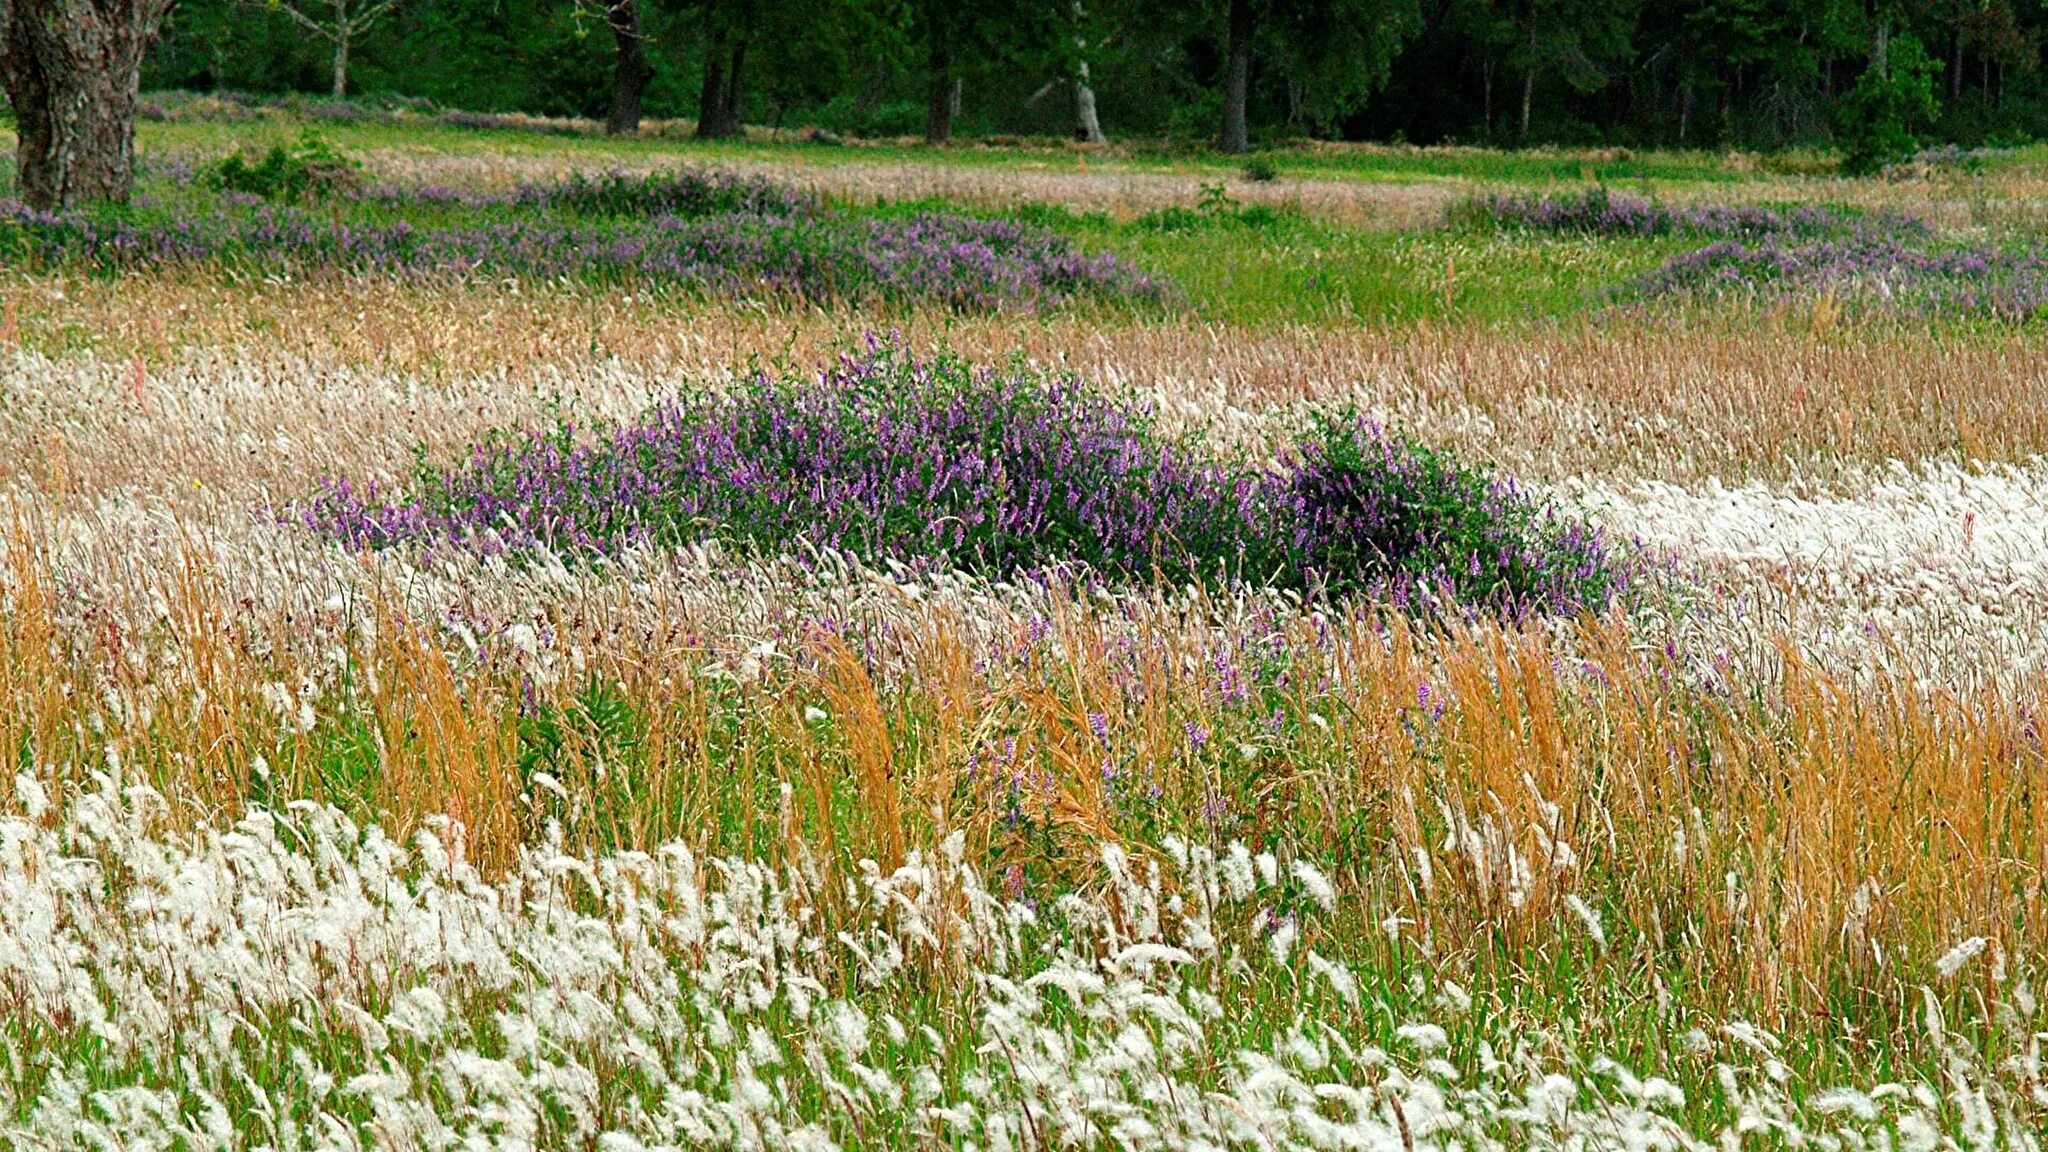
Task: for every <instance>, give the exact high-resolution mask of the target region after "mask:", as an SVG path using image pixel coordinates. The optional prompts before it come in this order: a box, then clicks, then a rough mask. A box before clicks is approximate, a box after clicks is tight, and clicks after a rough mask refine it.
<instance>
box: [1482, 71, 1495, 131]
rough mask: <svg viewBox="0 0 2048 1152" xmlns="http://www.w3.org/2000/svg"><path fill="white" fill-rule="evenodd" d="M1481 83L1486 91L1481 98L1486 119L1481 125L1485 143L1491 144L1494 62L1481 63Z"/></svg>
mask: <svg viewBox="0 0 2048 1152" xmlns="http://www.w3.org/2000/svg"><path fill="white" fill-rule="evenodd" d="M1479 83H1480V85H1481V87H1482V89H1483V90H1484V95H1483V96H1482V97H1481V106H1482V107H1483V108H1484V109H1485V119H1484V120H1482V121H1480V123H1481V124H1483V125H1484V126H1485V136H1484V139H1485V141H1486V142H1487V143H1488V144H1491V143H1493V61H1492V60H1491V59H1487V60H1485V61H1482V62H1481V63H1480V65H1479Z"/></svg>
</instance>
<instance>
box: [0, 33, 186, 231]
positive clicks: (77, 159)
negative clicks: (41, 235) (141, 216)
mask: <svg viewBox="0 0 2048 1152" xmlns="http://www.w3.org/2000/svg"><path fill="white" fill-rule="evenodd" d="M169 7H170V0H0V84H4V86H5V87H6V89H7V98H8V101H9V103H11V104H12V105H13V106H14V116H15V137H16V141H17V142H16V145H15V159H16V165H17V168H16V170H17V172H18V173H19V191H20V194H21V198H22V199H23V200H24V201H26V202H27V203H28V204H29V205H30V206H31V207H35V208H39V209H43V210H45V211H48V210H52V209H59V208H70V207H72V206H74V205H77V204H82V203H85V202H87V201H94V200H114V201H119V200H126V199H127V198H128V193H129V192H130V190H131V189H132V188H133V187H134V183H135V106H136V102H137V100H136V93H137V90H138V88H139V87H140V83H141V75H142V57H143V54H144V52H145V51H147V49H148V47H149V42H150V41H151V40H152V39H154V38H155V36H156V31H157V26H158V25H159V24H160V23H161V22H162V20H163V16H164V13H165V11H166V10H168V9H169Z"/></svg>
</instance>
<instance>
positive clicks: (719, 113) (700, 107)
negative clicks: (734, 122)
mask: <svg viewBox="0 0 2048 1152" xmlns="http://www.w3.org/2000/svg"><path fill="white" fill-rule="evenodd" d="M723 119H725V42H724V40H722V39H721V38H718V37H716V36H711V37H706V38H705V42H704V84H703V87H701V88H699V89H697V139H699V140H716V139H717V138H718V124H719V122H720V121H721V120H723Z"/></svg>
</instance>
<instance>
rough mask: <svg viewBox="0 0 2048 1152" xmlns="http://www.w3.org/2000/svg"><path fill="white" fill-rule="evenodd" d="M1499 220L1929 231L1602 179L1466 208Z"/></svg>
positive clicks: (1588, 228) (1657, 232) (1804, 207)
mask: <svg viewBox="0 0 2048 1152" xmlns="http://www.w3.org/2000/svg"><path fill="white" fill-rule="evenodd" d="M1461 212H1462V213H1463V215H1464V216H1466V217H1468V218H1470V219H1472V220H1473V221H1474V222H1476V223H1480V224H1484V225H1486V226H1489V227H1494V228H1511V229H1525V230H1529V231H1534V232H1556V233H1572V234H1579V235H1586V236H1698V237H1710V238H1744V239H1759V238H1765V237H1809V238H1810V237H1822V236H1845V235H1857V236H1871V237H1875V236H1890V237H1905V236H1926V235H1927V234H1928V228H1927V226H1926V224H1925V223H1923V222H1921V221H1919V220H1916V219H1913V218H1911V217H1907V216H1900V215H1896V214H1886V215H1880V216H1871V215H1867V214H1864V213H1861V212H1856V211H1852V210H1849V209H1844V208H1831V207H1827V206H1825V205H1819V204H1796V205H1789V206H1783V207H1773V206H1770V205H1763V204H1693V205H1684V206H1672V205H1667V204H1660V203H1658V202H1657V201H1655V200H1651V199H1648V198H1645V197H1641V196H1630V195H1627V194H1616V193H1612V192H1609V191H1608V190H1607V189H1605V188H1602V187H1597V186H1596V187H1593V188H1589V189H1587V190H1586V191H1584V192H1582V193H1580V194H1578V195H1577V196H1535V195H1530V194H1526V193H1497V194H1494V195H1491V196H1487V197H1483V198H1480V199H1478V200H1475V201H1473V202H1472V203H1471V204H1469V205H1467V206H1466V207H1465V208H1463V209H1462V210H1461Z"/></svg>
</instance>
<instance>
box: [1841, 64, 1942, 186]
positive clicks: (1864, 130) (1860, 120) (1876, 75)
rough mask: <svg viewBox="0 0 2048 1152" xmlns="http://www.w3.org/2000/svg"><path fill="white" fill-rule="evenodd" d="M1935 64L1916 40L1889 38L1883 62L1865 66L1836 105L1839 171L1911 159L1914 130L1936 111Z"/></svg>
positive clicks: (1875, 168)
mask: <svg viewBox="0 0 2048 1152" xmlns="http://www.w3.org/2000/svg"><path fill="white" fill-rule="evenodd" d="M1935 68H1936V65H1935V63H1934V61H1933V60H1931V59H1929V58H1928V56H1927V50H1926V49H1925V48H1922V47H1921V46H1920V41H1919V40H1917V39H1915V38H1913V37H1912V36H1909V35H1903V34H1902V35H1898V36H1894V37H1892V39H1891V43H1890V45H1889V48H1888V50H1887V52H1886V62H1885V63H1884V64H1881V65H1873V66H1872V67H1870V68H1867V69H1865V70H1864V72H1863V75H1862V76H1861V77H1859V78H1858V79H1857V81H1856V86H1855V87H1854V88H1852V89H1850V90H1849V94H1848V95H1847V96H1844V97H1843V98H1842V102H1841V104H1840V105H1839V106H1838V108H1837V109H1836V113H1835V128H1836V131H1837V132H1838V133H1839V135H1840V140H1841V145H1842V170H1843V171H1844V172H1847V173H1850V174H1851V175H1865V174H1868V173H1871V172H1878V171H1882V170H1883V169H1884V167H1885V166H1886V165H1889V164H1897V163H1899V162H1900V161H1903V160H1907V159H1910V158H1911V157H1912V155H1913V152H1914V150H1915V149H1917V148H1918V147H1919V146H1920V140H1919V137H1918V136H1917V135H1916V133H1917V132H1919V131H1920V130H1921V129H1922V128H1925V127H1926V126H1928V125H1929V124H1931V123H1933V122H1934V118H1935V117H1936V116H1937V115H1938V114H1939V112H1940V109H1939V106H1938V105H1937V104H1936V103H1935V99H1934V72H1935Z"/></svg>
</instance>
